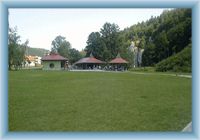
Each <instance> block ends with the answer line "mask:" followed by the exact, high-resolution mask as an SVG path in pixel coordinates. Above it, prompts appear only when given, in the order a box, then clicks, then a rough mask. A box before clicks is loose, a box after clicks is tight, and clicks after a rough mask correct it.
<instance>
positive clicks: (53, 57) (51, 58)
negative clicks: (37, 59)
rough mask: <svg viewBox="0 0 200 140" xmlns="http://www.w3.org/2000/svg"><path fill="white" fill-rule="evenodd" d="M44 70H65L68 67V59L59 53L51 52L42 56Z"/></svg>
mask: <svg viewBox="0 0 200 140" xmlns="http://www.w3.org/2000/svg"><path fill="white" fill-rule="evenodd" d="M41 60H42V65H43V70H64V69H66V68H67V67H68V66H67V62H68V59H67V58H64V57H62V56H61V55H59V54H57V53H50V54H49V55H46V56H44V57H42V59H41Z"/></svg>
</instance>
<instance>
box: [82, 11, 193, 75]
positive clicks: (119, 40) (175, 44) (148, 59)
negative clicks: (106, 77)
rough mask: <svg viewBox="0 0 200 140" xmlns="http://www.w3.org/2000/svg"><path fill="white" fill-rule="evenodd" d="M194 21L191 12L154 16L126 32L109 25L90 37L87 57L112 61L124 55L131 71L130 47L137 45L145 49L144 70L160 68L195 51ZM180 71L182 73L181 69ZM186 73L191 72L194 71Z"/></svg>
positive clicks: (114, 25)
mask: <svg viewBox="0 0 200 140" xmlns="http://www.w3.org/2000/svg"><path fill="white" fill-rule="evenodd" d="M191 20H192V19H191V9H173V10H165V11H164V12H163V13H162V14H161V15H160V16H158V17H153V16H152V17H151V18H150V19H149V20H147V21H145V22H141V23H138V24H136V25H133V26H131V27H129V28H126V29H124V30H122V31H120V29H119V27H118V25H117V24H115V23H112V24H111V23H105V24H104V25H103V27H102V28H101V29H100V31H99V32H92V33H91V34H90V35H89V37H88V40H87V46H86V48H85V51H86V55H87V56H89V54H90V53H91V52H92V53H93V55H94V56H95V57H96V58H98V59H100V60H104V61H109V60H111V59H113V58H115V57H116V55H117V54H118V53H120V54H121V56H122V57H123V58H125V59H127V60H128V61H129V62H130V67H131V66H132V64H133V54H132V53H131V52H130V50H129V46H130V45H131V42H132V41H134V42H136V46H137V47H138V48H139V49H144V52H143V55H142V66H156V67H157V65H156V64H159V62H161V61H163V60H165V59H167V58H169V57H171V56H174V55H176V54H178V53H179V52H181V51H182V50H183V49H184V48H185V47H191V45H189V44H191ZM190 52H191V51H190ZM188 53H189V51H188ZM188 56H189V55H188ZM170 60H172V59H170ZM181 60H182V61H184V59H181ZM168 63H171V62H170V61H168ZM180 63H181V62H180ZM188 63H190V64H188V65H187V66H190V67H191V55H190V58H189V61H188ZM161 64H162V63H161ZM161 64H159V66H160V65H161ZM179 66H180V67H182V65H179ZM179 66H177V65H176V67H179ZM173 69H174V68H173V67H171V69H161V68H157V69H156V70H157V71H170V70H172V71H173ZM177 69H179V70H180V71H182V69H180V68H177ZM183 71H188V72H190V71H191V68H190V69H189V68H188V69H185V70H183Z"/></svg>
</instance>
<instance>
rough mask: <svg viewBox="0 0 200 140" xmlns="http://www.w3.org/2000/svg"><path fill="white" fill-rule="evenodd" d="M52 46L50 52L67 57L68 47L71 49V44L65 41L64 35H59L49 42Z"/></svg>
mask: <svg viewBox="0 0 200 140" xmlns="http://www.w3.org/2000/svg"><path fill="white" fill-rule="evenodd" d="M51 45H52V46H53V47H52V48H51V51H52V52H57V53H59V54H60V55H62V56H63V57H65V58H69V49H71V44H70V43H69V42H68V41H66V39H65V37H63V36H61V35H59V36H57V37H56V38H55V39H54V40H53V41H52V43H51Z"/></svg>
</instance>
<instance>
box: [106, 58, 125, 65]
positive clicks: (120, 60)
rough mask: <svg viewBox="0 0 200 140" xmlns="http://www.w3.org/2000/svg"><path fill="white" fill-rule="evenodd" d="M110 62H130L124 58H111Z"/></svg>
mask: <svg viewBox="0 0 200 140" xmlns="http://www.w3.org/2000/svg"><path fill="white" fill-rule="evenodd" d="M109 63H111V64H121V63H128V62H127V61H126V60H124V59H122V58H115V59H113V60H111V61H110V62H109Z"/></svg>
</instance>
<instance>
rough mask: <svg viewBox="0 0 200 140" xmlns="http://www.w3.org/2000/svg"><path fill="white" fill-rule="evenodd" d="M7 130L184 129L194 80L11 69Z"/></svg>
mask: <svg viewBox="0 0 200 140" xmlns="http://www.w3.org/2000/svg"><path fill="white" fill-rule="evenodd" d="M8 86H9V89H8V90H9V102H8V103H9V131H180V130H182V129H183V127H184V126H185V125H186V124H187V123H189V122H190V121H191V117H192V116H191V114H192V113H191V101H192V99H191V98H192V97H191V96H192V91H191V79H189V78H183V77H182V78H181V77H176V76H168V75H159V74H155V75H142V74H134V73H131V72H125V73H122V72H121V73H120V72H119V73H109V72H64V71H51V72H46V71H39V70H35V71H34V70H33V71H31V70H24V71H10V72H9V85H8Z"/></svg>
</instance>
